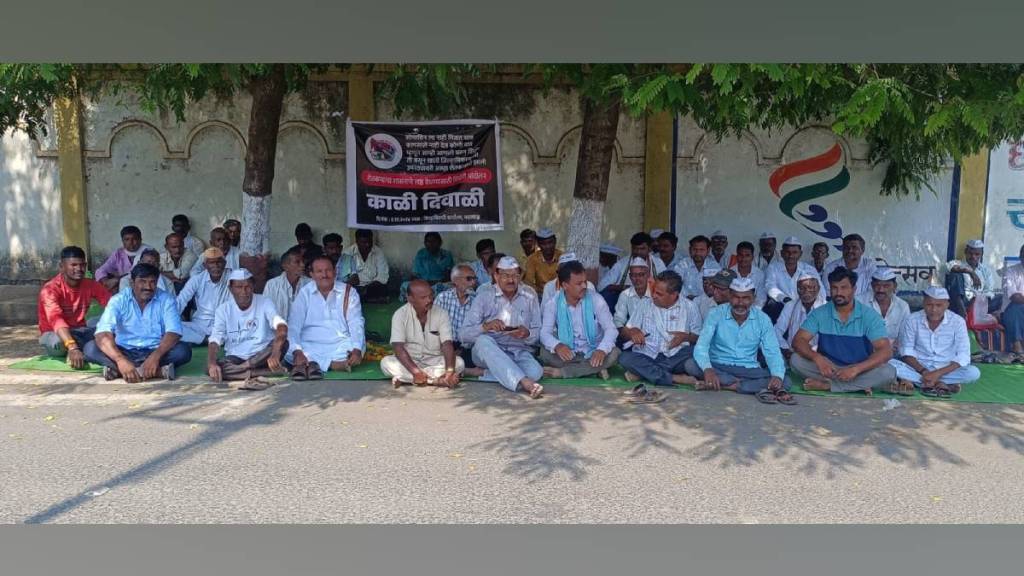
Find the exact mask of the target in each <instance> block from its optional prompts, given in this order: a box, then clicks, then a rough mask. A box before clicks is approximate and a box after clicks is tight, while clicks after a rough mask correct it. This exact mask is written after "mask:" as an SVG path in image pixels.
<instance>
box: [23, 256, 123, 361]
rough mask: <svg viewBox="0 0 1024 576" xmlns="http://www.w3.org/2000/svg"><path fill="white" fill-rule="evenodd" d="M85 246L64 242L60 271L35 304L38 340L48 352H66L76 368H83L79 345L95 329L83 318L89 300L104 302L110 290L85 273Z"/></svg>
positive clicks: (85, 341)
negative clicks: (87, 276) (37, 319)
mask: <svg viewBox="0 0 1024 576" xmlns="http://www.w3.org/2000/svg"><path fill="white" fill-rule="evenodd" d="M86 268H87V264H86V261H85V250H82V249H81V248H79V247H78V246H65V247H64V249H62V250H61V251H60V273H59V274H57V275H56V276H54V277H53V278H52V279H51V280H50V281H49V282H47V283H46V284H44V285H43V288H42V290H40V291H39V304H38V307H37V312H38V315H39V316H38V317H39V344H40V345H41V346H42V347H43V350H44V351H45V353H46V354H47V355H48V356H58V357H59V356H65V355H66V356H67V363H68V365H69V366H71V367H72V368H74V369H75V370H81V369H82V368H85V355H84V353H83V352H82V349H83V348H84V347H85V345H86V344H88V343H89V342H92V340H93V337H94V333H95V331H96V329H95V328H94V327H93V326H90V325H89V322H86V320H85V314H86V312H88V310H89V306H90V305H91V304H92V302H94V301H95V302H97V303H99V304H100V306H106V305H107V302H109V301H110V292H108V291H107V289H106V288H104V287H103V285H102V284H100V283H99V282H96V281H95V280H93V279H91V278H86V277H85V270H86Z"/></svg>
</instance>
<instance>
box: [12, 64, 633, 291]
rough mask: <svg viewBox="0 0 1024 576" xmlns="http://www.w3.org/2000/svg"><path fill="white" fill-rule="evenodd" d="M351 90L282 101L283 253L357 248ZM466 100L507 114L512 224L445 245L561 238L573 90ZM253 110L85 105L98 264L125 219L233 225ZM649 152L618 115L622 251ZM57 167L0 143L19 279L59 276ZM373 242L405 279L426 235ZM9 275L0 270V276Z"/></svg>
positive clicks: (154, 236) (475, 108)
mask: <svg viewBox="0 0 1024 576" xmlns="http://www.w3.org/2000/svg"><path fill="white" fill-rule="evenodd" d="M346 88H347V85H346V83H345V82H319V83H316V84H314V85H313V86H312V87H311V88H310V89H309V90H308V91H307V92H306V93H304V94H298V95H292V96H289V98H288V100H287V102H286V105H285V110H284V113H283V117H282V125H281V132H280V135H279V140H278V150H277V164H276V177H275V180H274V192H273V201H272V202H273V203H272V206H271V214H272V222H271V226H272V228H271V230H272V231H271V249H272V251H273V252H274V253H275V254H280V253H281V252H282V251H284V250H285V249H287V248H288V247H289V246H291V245H292V244H294V235H293V234H292V232H293V230H294V227H295V224H297V223H298V222H301V221H305V222H308V223H309V224H310V225H311V226H312V227H313V229H314V232H315V233H316V234H317V236H318V237H319V236H322V235H323V234H325V233H327V232H339V233H342V234H343V236H344V237H345V238H346V244H349V243H351V242H352V240H353V234H352V233H351V231H349V230H346V228H345V226H344V222H345V154H344V152H345V151H344V145H345V138H344V130H345V122H346V119H347V107H348V106H347V90H346ZM470 92H471V96H472V97H471V103H470V104H468V105H467V108H466V113H465V114H462V115H461V116H463V117H467V116H472V115H474V114H484V117H499V118H500V119H501V120H502V132H501V135H502V162H503V178H504V186H505V210H506V213H505V220H506V230H504V231H502V232H496V233H487V234H472V233H448V234H446V235H445V245H446V247H447V248H448V249H450V250H453V251H454V253H455V255H456V257H457V259H459V260H469V259H472V258H474V257H475V254H474V245H475V243H476V241H477V240H479V239H480V238H483V237H485V236H486V237H492V238H494V239H495V241H496V243H497V245H498V248H499V250H503V251H514V250H518V233H519V231H520V230H521V229H522V228H526V227H529V228H534V229H536V228H539V227H542V226H550V227H552V228H554V229H555V231H556V232H557V233H558V234H559V235H560V236H561V237H562V238H565V237H566V235H567V232H568V230H567V227H568V217H569V210H570V206H571V199H572V188H573V181H574V178H575V173H576V155H577V151H578V145H579V136H580V124H581V122H582V112H581V109H580V106H579V99H578V96H577V94H576V93H574V92H570V91H567V90H558V89H556V90H552V91H550V92H548V93H546V94H545V93H542V92H541V91H540V90H538V89H537V88H534V87H529V86H522V85H511V86H504V85H503V86H477V87H473V88H471V89H470ZM375 107H376V117H377V119H380V120H388V119H395V118H396V114H395V113H394V110H393V107H392V106H391V103H390V102H389V101H387V99H386V98H385V97H382V96H380V95H378V97H377V100H376V102H375ZM248 111H249V99H248V97H246V96H239V97H238V98H235V99H233V100H231V101H227V102H224V101H217V100H214V99H212V98H211V99H207V100H205V101H203V102H201V103H199V104H197V105H195V106H192V107H190V108H189V109H188V110H187V112H186V117H185V120H184V121H183V122H181V123H179V122H178V121H177V119H176V118H175V117H174V116H173V115H171V116H162V115H160V114H154V113H148V112H146V111H144V110H143V109H141V108H140V107H139V105H138V104H137V102H136V101H134V99H133V98H132V97H131V96H124V97H120V98H118V99H117V100H114V99H110V98H108V99H106V100H101V101H98V102H85V103H84V105H83V107H82V123H83V126H82V146H83V149H84V152H83V153H84V157H85V172H86V186H85V188H86V200H87V206H88V224H89V238H90V242H91V248H92V259H93V262H94V265H98V264H99V263H100V262H101V261H102V260H103V258H105V257H106V255H107V254H109V253H110V252H111V251H112V250H114V249H116V248H117V247H118V246H119V245H120V239H119V237H118V232H119V230H120V228H121V227H122V226H124V225H127V224H134V225H137V226H139V227H140V228H141V229H142V232H143V241H144V242H146V243H148V244H150V245H153V246H156V247H161V246H162V245H163V237H164V236H165V235H166V234H167V233H168V232H170V221H171V216H172V215H174V214H176V213H179V212H181V213H185V214H187V215H188V216H189V217H190V218H191V219H192V224H193V231H194V233H196V234H197V235H199V236H200V237H202V238H204V239H205V238H206V237H207V236H208V234H209V231H210V229H211V228H213V227H215V226H217V225H220V223H222V222H223V221H224V220H225V219H227V218H238V217H239V215H240V212H241V194H242V192H241V183H242V176H243V169H244V158H245V149H246V148H245V147H246V143H245V141H246V137H247V133H248ZM40 154H41V155H42V157H41V156H40ZM51 156H52V158H51ZM643 156H644V123H643V121H642V120H638V119H633V118H629V117H628V116H623V118H622V120H621V123H620V127H619V137H618V141H617V143H616V154H615V159H614V162H613V166H612V171H611V190H610V193H609V202H608V207H607V210H606V221H605V224H604V230H605V237H606V238H607V239H609V240H611V241H614V242H617V243H618V244H620V245H622V246H625V245H626V244H627V243H628V238H629V236H630V235H631V234H632V233H633V232H635V231H636V230H638V229H640V228H642V225H643V171H644V163H643ZM56 166H57V164H56V145H55V144H54V143H53V142H52V141H49V142H47V143H46V144H44V145H43V146H42V152H41V153H40V152H38V151H36V150H33V149H32V147H31V146H30V145H29V142H28V141H27V139H25V138H24V137H23V136H14V137H9V138H5V139H4V140H3V148H2V149H0V194H2V196H0V200H2V201H3V202H4V206H5V210H6V214H5V221H4V225H5V226H6V229H7V232H8V233H7V237H6V238H4V239H3V240H2V242H4V243H3V244H0V258H5V259H6V260H4V262H7V261H10V260H11V259H12V258H13V259H14V261H15V262H17V264H16V265H15V268H17V269H19V270H21V272H19V274H20V276H19V277H23V278H30V277H32V276H33V275H34V276H35V277H36V278H37V279H42V278H45V277H47V276H48V275H49V274H51V273H52V271H53V270H54V269H55V259H54V258H53V254H54V253H55V252H56V251H57V250H59V248H60V246H61V244H62V236H61V227H62V222H61V219H60V190H59V185H58V177H57V167H56ZM378 244H380V245H381V246H382V248H383V249H384V252H385V254H386V255H387V257H388V259H389V261H390V262H391V263H392V266H393V268H395V269H398V270H401V271H408V270H409V269H410V268H411V264H412V259H413V256H414V254H415V252H416V251H417V250H418V249H419V248H421V247H422V236H421V235H420V234H414V233H397V232H391V233H382V234H380V237H379V239H378ZM33 259H34V260H33ZM33 261H35V262H42V263H43V266H42V270H41V271H40V270H36V271H35V272H32V273H28V272H26V271H25V270H26V263H29V262H33ZM48 265H50V266H49V267H48ZM9 268H10V266H9V265H8V266H7V269H9ZM13 277H14V276H12V275H11V274H10V273H9V272H7V271H6V269H3V270H0V281H2V280H9V279H11V278H13Z"/></svg>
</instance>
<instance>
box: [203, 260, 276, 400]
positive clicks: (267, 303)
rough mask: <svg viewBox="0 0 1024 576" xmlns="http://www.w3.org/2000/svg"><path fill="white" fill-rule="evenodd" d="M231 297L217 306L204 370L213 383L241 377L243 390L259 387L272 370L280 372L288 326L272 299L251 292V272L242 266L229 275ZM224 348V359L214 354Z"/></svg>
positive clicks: (266, 385) (258, 388) (266, 382)
mask: <svg viewBox="0 0 1024 576" xmlns="http://www.w3.org/2000/svg"><path fill="white" fill-rule="evenodd" d="M228 290H229V291H230V292H231V298H229V299H228V300H227V301H226V302H224V303H223V304H221V305H220V306H218V307H217V312H216V313H215V315H214V320H213V331H212V332H211V333H210V349H209V353H208V356H207V361H206V371H207V373H208V374H209V375H210V378H212V379H213V380H214V381H216V382H220V381H221V380H244V381H245V383H244V384H243V385H242V386H240V388H241V389H243V390H262V389H264V388H267V387H268V386H270V385H271V382H270V381H268V380H264V379H263V378H261V376H266V375H267V374H269V373H271V372H283V367H282V366H281V361H282V360H283V359H284V353H285V350H286V349H287V348H288V325H287V324H286V323H285V321H284V318H281V316H280V315H279V314H278V313H277V309H276V308H275V307H274V302H273V300H271V299H270V298H267V297H266V296H263V295H262V294H253V281H252V274H250V273H249V271H248V270H246V269H245V268H242V269H239V270H232V271H231V274H229V275H228ZM221 346H223V347H224V358H223V359H220V360H218V359H217V353H218V352H219V351H220V347H221Z"/></svg>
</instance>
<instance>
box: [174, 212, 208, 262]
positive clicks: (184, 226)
mask: <svg viewBox="0 0 1024 576" xmlns="http://www.w3.org/2000/svg"><path fill="white" fill-rule="evenodd" d="M171 231H173V232H174V233H175V234H177V235H179V236H181V239H182V242H183V243H184V244H185V250H187V251H188V252H191V253H192V255H193V256H195V259H196V260H197V261H199V262H202V261H203V251H204V250H206V245H205V244H203V241H202V240H200V239H199V238H196V237H195V235H194V234H192V222H190V221H189V219H188V216H186V215H184V214H175V215H174V217H173V218H171Z"/></svg>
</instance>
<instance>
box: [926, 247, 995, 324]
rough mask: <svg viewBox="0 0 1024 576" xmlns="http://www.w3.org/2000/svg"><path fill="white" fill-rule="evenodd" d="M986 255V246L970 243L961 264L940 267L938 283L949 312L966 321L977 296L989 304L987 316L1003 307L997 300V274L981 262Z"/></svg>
mask: <svg viewBox="0 0 1024 576" xmlns="http://www.w3.org/2000/svg"><path fill="white" fill-rule="evenodd" d="M984 255H985V243H984V242H982V241H981V240H971V241H969V242H967V245H966V246H965V247H964V259H963V260H950V261H949V262H946V264H945V265H943V266H940V267H939V274H938V278H936V280H938V282H939V285H940V286H944V287H945V288H946V290H947V291H948V292H949V309H950V310H952V311H953V312H954V313H955V314H959V315H960V316H962V317H964V318H966V317H967V307H968V306H971V305H972V304H973V303H974V299H975V298H976V297H978V296H984V297H985V299H986V300H988V310H987V311H988V312H994V311H996V310H999V308H1001V307H1002V301H1001V300H1000V299H999V298H996V293H995V291H996V288H997V285H996V280H997V279H996V271H995V270H993V269H992V267H991V266H989V265H988V264H985V262H983V261H982V258H983V256H984Z"/></svg>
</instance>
